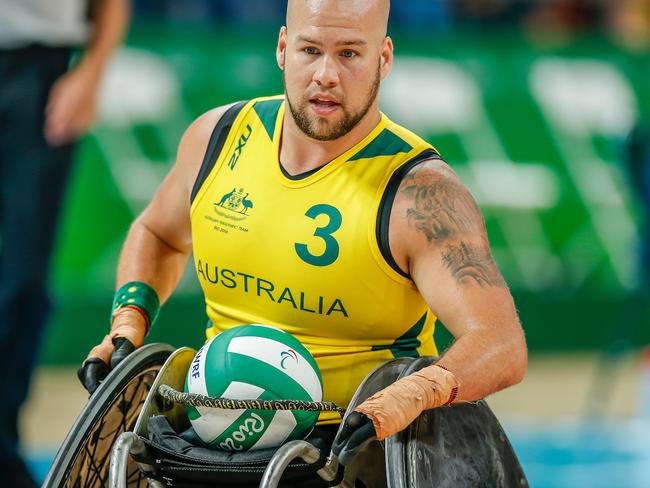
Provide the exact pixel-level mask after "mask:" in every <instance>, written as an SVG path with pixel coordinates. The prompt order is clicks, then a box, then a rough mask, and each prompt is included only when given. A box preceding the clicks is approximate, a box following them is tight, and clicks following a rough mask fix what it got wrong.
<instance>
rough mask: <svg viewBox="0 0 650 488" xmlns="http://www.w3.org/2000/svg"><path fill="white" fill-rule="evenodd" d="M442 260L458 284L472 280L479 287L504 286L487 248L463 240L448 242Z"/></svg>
mask: <svg viewBox="0 0 650 488" xmlns="http://www.w3.org/2000/svg"><path fill="white" fill-rule="evenodd" d="M442 262H443V264H444V265H445V267H446V268H447V269H448V270H449V271H450V272H451V275H452V276H453V277H454V278H455V279H456V281H457V282H458V283H460V284H468V283H470V282H471V281H472V280H473V281H475V282H476V283H478V284H479V285H480V286H481V287H483V286H497V287H499V288H505V287H506V283H505V281H504V280H503V277H502V276H501V273H499V270H498V269H497V267H496V265H495V264H494V261H493V260H492V256H491V254H490V250H489V249H488V248H485V247H478V246H472V245H470V244H466V243H465V242H463V241H461V242H460V243H459V244H457V245H456V244H448V245H447V247H446V248H445V250H444V251H443V253H442Z"/></svg>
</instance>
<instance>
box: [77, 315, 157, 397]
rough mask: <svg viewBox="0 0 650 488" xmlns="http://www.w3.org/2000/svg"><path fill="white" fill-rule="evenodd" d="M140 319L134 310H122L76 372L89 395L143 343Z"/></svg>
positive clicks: (143, 333)
mask: <svg viewBox="0 0 650 488" xmlns="http://www.w3.org/2000/svg"><path fill="white" fill-rule="evenodd" d="M146 330H147V327H146V322H145V320H144V317H143V316H142V315H141V314H140V313H139V312H138V311H136V310H133V309H130V308H123V309H121V310H119V312H118V313H117V314H116V315H115V316H114V319H113V325H112V328H111V332H110V333H109V334H108V335H106V336H105V337H104V340H103V341H102V342H101V343H100V344H98V345H97V346H95V347H93V348H92V350H91V351H90V353H89V354H88V357H87V358H86V360H85V361H84V363H83V364H82V365H81V368H79V370H78V371H77V376H78V377H79V381H81V384H82V385H83V386H84V388H85V389H86V390H88V393H90V394H91V395H92V394H93V393H94V391H95V390H96V389H97V387H98V386H99V384H100V383H101V382H102V380H103V379H104V378H106V375H108V373H109V372H110V371H111V369H113V368H114V367H115V366H117V365H118V364H119V363H120V362H122V361H123V360H124V358H125V357H127V356H128V355H129V354H131V353H132V352H133V351H135V350H136V349H137V348H138V347H140V346H142V344H144V336H145V334H146Z"/></svg>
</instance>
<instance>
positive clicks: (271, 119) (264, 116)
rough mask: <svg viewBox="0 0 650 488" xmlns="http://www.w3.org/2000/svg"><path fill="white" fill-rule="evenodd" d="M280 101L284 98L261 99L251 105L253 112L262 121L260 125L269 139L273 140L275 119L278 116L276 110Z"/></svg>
mask: <svg viewBox="0 0 650 488" xmlns="http://www.w3.org/2000/svg"><path fill="white" fill-rule="evenodd" d="M282 102H284V99H277V100H263V101H261V102H257V103H255V105H253V109H254V110H255V113H256V114H257V116H258V117H259V118H260V120H261V121H262V125H263V126H264V128H265V129H266V133H267V134H268V135H269V139H271V140H273V132H274V131H275V121H276V119H277V118H278V111H279V110H280V105H282Z"/></svg>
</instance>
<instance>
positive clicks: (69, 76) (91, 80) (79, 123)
mask: <svg viewBox="0 0 650 488" xmlns="http://www.w3.org/2000/svg"><path fill="white" fill-rule="evenodd" d="M100 75H101V73H100V70H99V68H98V67H96V66H95V65H93V64H92V63H90V62H87V61H85V60H82V61H81V62H80V63H79V64H78V65H77V66H76V67H74V68H72V69H71V70H70V71H68V72H67V73H65V74H64V75H63V76H61V77H60V78H59V79H58V80H57V81H56V83H55V84H54V86H53V87H52V89H51V90H50V95H49V98H48V101H47V106H46V108H45V127H44V128H43V132H44V134H45V138H46V139H47V142H48V143H50V144H51V145H53V146H59V145H61V144H66V143H68V142H72V141H73V140H75V139H77V138H78V137H80V136H82V135H83V134H84V133H85V132H86V131H87V130H88V129H89V128H90V126H91V124H92V123H93V122H94V120H95V116H96V111H97V103H96V95H97V88H98V86H99V80H100Z"/></svg>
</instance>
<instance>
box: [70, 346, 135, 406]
mask: <svg viewBox="0 0 650 488" xmlns="http://www.w3.org/2000/svg"><path fill="white" fill-rule="evenodd" d="M112 342H113V346H114V347H115V351H113V354H112V355H111V364H110V367H109V365H107V364H106V363H105V362H104V361H102V360H101V359H99V358H88V359H86V360H85V361H84V362H83V364H82V365H81V368H79V369H78V370H77V377H78V378H79V381H81V384H82V385H83V387H84V388H85V389H86V390H88V393H90V394H91V395H92V394H93V393H94V392H95V390H96V389H97V387H99V384H100V383H101V382H102V381H103V380H104V378H106V376H107V375H108V373H110V372H111V370H112V369H113V368H115V367H116V366H117V365H118V364H120V363H121V362H122V361H123V360H124V358H125V357H127V356H128V355H129V354H131V353H132V352H133V351H135V346H134V345H133V344H132V343H131V341H129V340H128V339H126V338H125V337H116V338H115V339H113V340H112Z"/></svg>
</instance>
